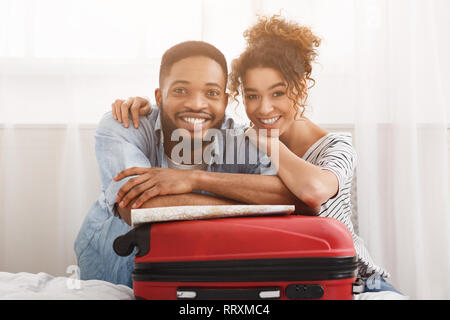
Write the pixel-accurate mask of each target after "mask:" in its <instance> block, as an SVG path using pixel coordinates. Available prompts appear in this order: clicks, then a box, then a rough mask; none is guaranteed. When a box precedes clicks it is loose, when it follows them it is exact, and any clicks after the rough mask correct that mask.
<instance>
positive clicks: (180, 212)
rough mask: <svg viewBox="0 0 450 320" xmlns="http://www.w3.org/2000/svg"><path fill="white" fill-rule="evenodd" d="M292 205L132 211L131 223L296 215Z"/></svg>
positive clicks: (192, 207)
mask: <svg viewBox="0 0 450 320" xmlns="http://www.w3.org/2000/svg"><path fill="white" fill-rule="evenodd" d="M294 211H295V206H290V205H222V206H178V207H165V208H148V209H133V210H131V223H132V225H133V226H137V225H140V224H143V223H148V222H161V221H176V220H200V219H213V218H227V217H238V216H251V215H258V216H259V215H275V214H284V215H288V214H291V213H294Z"/></svg>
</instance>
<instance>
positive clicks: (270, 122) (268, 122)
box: [261, 117, 281, 124]
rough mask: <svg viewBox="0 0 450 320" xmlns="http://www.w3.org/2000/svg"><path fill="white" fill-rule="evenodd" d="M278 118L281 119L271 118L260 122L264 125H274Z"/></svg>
mask: <svg viewBox="0 0 450 320" xmlns="http://www.w3.org/2000/svg"><path fill="white" fill-rule="evenodd" d="M280 118H281V117H276V118H272V119H261V122H262V123H264V124H274V123H275V122H277V120H278V119H280Z"/></svg>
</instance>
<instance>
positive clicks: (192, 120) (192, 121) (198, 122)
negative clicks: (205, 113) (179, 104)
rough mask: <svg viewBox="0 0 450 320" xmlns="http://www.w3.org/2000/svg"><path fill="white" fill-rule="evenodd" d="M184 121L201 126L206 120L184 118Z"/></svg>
mask: <svg viewBox="0 0 450 320" xmlns="http://www.w3.org/2000/svg"><path fill="white" fill-rule="evenodd" d="M182 119H183V120H184V121H186V122H189V123H193V124H200V123H203V122H205V121H206V119H202V118H182Z"/></svg>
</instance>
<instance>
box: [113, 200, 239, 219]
mask: <svg viewBox="0 0 450 320" xmlns="http://www.w3.org/2000/svg"><path fill="white" fill-rule="evenodd" d="M135 200H136V199H135ZM133 204H134V200H132V201H130V203H129V204H128V205H127V206H126V207H125V208H120V207H119V206H117V210H118V212H119V214H120V217H121V218H122V219H123V220H124V221H125V222H126V223H127V224H128V225H131V207H132V205H133ZM237 204H240V203H237V202H236V201H232V200H228V199H223V198H216V197H213V196H209V195H204V194H197V193H185V194H175V195H167V196H158V197H155V198H151V199H150V200H147V201H145V202H144V204H143V205H142V206H140V208H141V209H142V208H161V207H177V206H214V205H237Z"/></svg>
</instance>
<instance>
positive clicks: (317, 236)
mask: <svg viewBox="0 0 450 320" xmlns="http://www.w3.org/2000/svg"><path fill="white" fill-rule="evenodd" d="M134 247H137V250H136V257H135V264H134V271H133V274H132V278H133V287H134V294H135V296H136V298H140V299H152V300H153V299H156V300H172V299H201V300H206V299H251V300H255V299H336V300H344V299H352V284H353V283H354V281H355V279H356V269H357V264H356V252H355V249H354V246H353V239H352V236H351V233H350V232H349V231H348V230H347V228H346V227H345V226H344V225H343V224H342V223H340V222H338V221H337V220H335V219H331V218H320V217H303V216H294V215H293V216H265V217H239V218H223V219H210V220H193V221H178V222H163V223H153V224H143V225H141V226H138V227H137V228H135V229H132V230H131V231H130V232H128V233H127V234H126V235H123V236H120V237H118V238H117V239H116V240H115V242H114V250H115V252H116V253H117V254H118V255H121V256H126V255H129V254H131V253H132V252H133V249H134Z"/></svg>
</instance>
